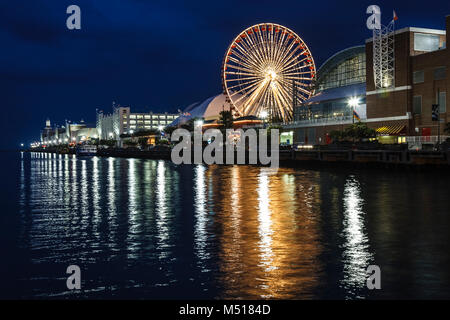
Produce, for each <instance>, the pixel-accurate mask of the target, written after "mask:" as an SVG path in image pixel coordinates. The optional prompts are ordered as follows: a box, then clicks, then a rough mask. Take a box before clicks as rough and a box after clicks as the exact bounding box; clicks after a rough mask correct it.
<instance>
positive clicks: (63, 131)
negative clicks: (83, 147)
mask: <svg viewBox="0 0 450 320" xmlns="http://www.w3.org/2000/svg"><path fill="white" fill-rule="evenodd" d="M97 138H98V133H97V128H92V127H90V128H89V127H88V125H87V124H86V123H85V122H84V121H83V120H81V121H80V123H72V122H71V121H67V120H66V122H65V125H64V126H61V127H58V126H54V127H53V128H52V127H51V124H50V120H49V119H47V121H46V122H45V128H44V129H43V130H41V144H42V145H52V144H61V143H78V142H82V141H86V140H91V139H97Z"/></svg>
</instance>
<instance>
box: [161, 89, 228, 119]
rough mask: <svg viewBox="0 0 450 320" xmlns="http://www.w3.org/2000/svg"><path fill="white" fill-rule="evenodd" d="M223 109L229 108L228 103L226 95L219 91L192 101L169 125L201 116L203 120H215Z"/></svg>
mask: <svg viewBox="0 0 450 320" xmlns="http://www.w3.org/2000/svg"><path fill="white" fill-rule="evenodd" d="M223 110H226V111H227V110H230V104H229V103H228V102H227V101H226V96H225V95H224V94H223V93H221V94H218V95H216V96H213V97H209V98H208V99H206V100H205V101H203V102H201V103H194V104H191V105H189V106H188V107H187V108H186V109H184V111H183V113H182V115H181V116H180V117H178V118H177V119H176V120H174V121H173V122H172V123H171V124H170V125H169V126H176V125H179V124H183V123H186V122H187V121H189V120H190V119H194V118H203V119H205V120H215V119H218V118H219V116H220V112H222V111H223Z"/></svg>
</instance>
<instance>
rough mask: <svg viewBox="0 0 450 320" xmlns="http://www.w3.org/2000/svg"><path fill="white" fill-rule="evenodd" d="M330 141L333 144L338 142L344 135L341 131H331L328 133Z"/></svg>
mask: <svg viewBox="0 0 450 320" xmlns="http://www.w3.org/2000/svg"><path fill="white" fill-rule="evenodd" d="M330 139H331V140H333V142H338V141H341V140H343V139H345V134H344V132H343V131H339V130H333V131H331V132H330Z"/></svg>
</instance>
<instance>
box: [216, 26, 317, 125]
mask: <svg viewBox="0 0 450 320" xmlns="http://www.w3.org/2000/svg"><path fill="white" fill-rule="evenodd" d="M315 75H316V67H315V64H314V59H313V57H312V55H311V52H310V51H309V49H308V47H307V45H306V44H305V42H304V41H303V40H302V39H301V38H300V37H299V36H298V35H297V34H296V33H295V32H293V31H292V30H290V29H288V28H286V27H283V26H281V25H278V24H274V23H262V24H257V25H254V26H252V27H249V28H247V29H246V30H244V31H242V32H241V33H240V34H239V35H238V36H237V37H236V38H235V39H234V40H233V42H232V43H231V45H230V47H229V48H228V50H227V52H226V54H225V58H224V62H223V67H222V82H223V89H224V94H225V95H226V96H227V97H228V99H229V102H230V104H231V106H232V108H233V110H234V112H235V114H236V115H238V116H247V115H255V116H259V117H265V116H266V115H268V116H269V117H270V118H272V119H277V120H281V121H285V122H286V121H289V120H292V118H293V106H294V105H295V104H298V103H301V102H302V101H304V100H307V99H308V98H310V97H311V96H312V95H313V93H314V90H313V87H312V83H313V81H314V79H315Z"/></svg>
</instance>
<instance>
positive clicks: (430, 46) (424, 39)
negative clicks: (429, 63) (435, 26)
mask: <svg viewBox="0 0 450 320" xmlns="http://www.w3.org/2000/svg"><path fill="white" fill-rule="evenodd" d="M414 50H415V51H425V52H430V51H436V50H439V36H438V35H435V34H424V33H415V34H414Z"/></svg>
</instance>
